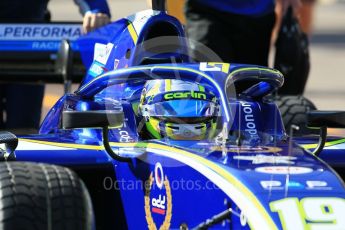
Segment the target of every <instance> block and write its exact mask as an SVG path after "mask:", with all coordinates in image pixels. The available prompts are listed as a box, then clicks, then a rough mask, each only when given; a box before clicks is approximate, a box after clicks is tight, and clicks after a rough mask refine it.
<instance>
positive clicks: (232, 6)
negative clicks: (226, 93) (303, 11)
mask: <svg viewBox="0 0 345 230" xmlns="http://www.w3.org/2000/svg"><path fill="white" fill-rule="evenodd" d="M278 1H281V3H280V4H281V6H282V10H283V12H286V10H287V8H288V7H289V6H290V5H291V6H292V7H293V9H294V12H295V13H297V12H298V10H299V8H300V6H301V2H300V0H278ZM274 10H275V1H274V0H253V1H243V0H214V1H208V0H187V2H186V7H185V16H186V28H187V34H188V37H189V38H190V39H192V40H195V41H197V42H200V43H202V44H203V45H206V46H207V47H208V48H210V49H211V50H213V51H214V52H215V53H216V54H217V55H218V56H219V57H220V58H221V59H222V60H223V61H224V62H229V63H230V62H232V63H245V64H256V65H262V66H268V55H269V49H270V41H271V34H272V31H273V28H274V24H275V11H274ZM192 49H193V53H194V58H195V59H196V60H198V61H212V60H207V58H206V56H204V55H202V47H198V45H197V44H196V45H194V46H192ZM205 59H206V60H205Z"/></svg>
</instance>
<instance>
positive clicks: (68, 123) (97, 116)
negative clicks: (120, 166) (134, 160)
mask: <svg viewBox="0 0 345 230" xmlns="http://www.w3.org/2000/svg"><path fill="white" fill-rule="evenodd" d="M123 122H124V114H123V111H122V109H119V110H94V111H63V112H62V127H63V128H64V129H73V128H97V127H99V128H102V132H103V145H104V148H105V150H106V151H107V153H108V154H109V155H110V156H111V157H112V158H114V159H115V160H118V161H123V162H128V161H130V160H131V158H128V157H122V156H120V155H118V154H117V153H115V152H114V151H113V149H112V148H111V146H110V144H109V127H121V126H122V125H123Z"/></svg>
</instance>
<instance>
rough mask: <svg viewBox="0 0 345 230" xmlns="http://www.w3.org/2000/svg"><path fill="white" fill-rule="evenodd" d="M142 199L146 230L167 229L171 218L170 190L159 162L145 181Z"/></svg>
mask: <svg viewBox="0 0 345 230" xmlns="http://www.w3.org/2000/svg"><path fill="white" fill-rule="evenodd" d="M144 199H145V215H146V221H147V226H148V229H150V230H151V229H169V227H170V221H171V216H172V195H171V188H170V183H169V180H168V177H167V175H165V173H164V170H163V167H162V165H161V163H159V162H157V163H156V164H155V168H154V171H153V172H151V173H150V176H149V178H148V180H147V181H146V186H145V198H144Z"/></svg>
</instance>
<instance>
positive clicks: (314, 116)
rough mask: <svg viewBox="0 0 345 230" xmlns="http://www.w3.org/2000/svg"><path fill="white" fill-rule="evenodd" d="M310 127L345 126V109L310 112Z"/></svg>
mask: <svg viewBox="0 0 345 230" xmlns="http://www.w3.org/2000/svg"><path fill="white" fill-rule="evenodd" d="M307 125H308V126H309V127H312V128H315V127H323V126H326V127H328V128H345V111H320V110H315V111H311V112H309V113H308V122H307Z"/></svg>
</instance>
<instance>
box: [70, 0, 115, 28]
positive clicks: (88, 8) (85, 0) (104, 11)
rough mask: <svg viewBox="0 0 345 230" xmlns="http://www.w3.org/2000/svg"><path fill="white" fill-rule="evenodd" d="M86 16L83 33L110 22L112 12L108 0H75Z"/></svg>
mask: <svg viewBox="0 0 345 230" xmlns="http://www.w3.org/2000/svg"><path fill="white" fill-rule="evenodd" d="M74 2H75V3H76V4H77V5H78V7H79V11H80V13H81V14H82V15H84V19H83V31H84V33H87V32H90V31H92V30H94V29H96V28H97V27H100V26H103V25H105V24H107V23H109V21H110V10H109V7H108V4H107V1H106V0H74Z"/></svg>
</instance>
